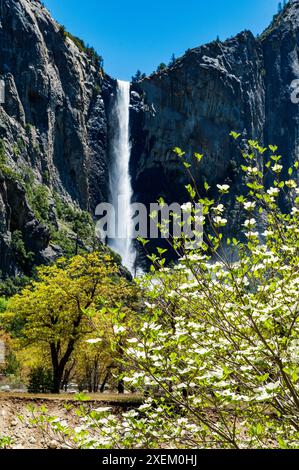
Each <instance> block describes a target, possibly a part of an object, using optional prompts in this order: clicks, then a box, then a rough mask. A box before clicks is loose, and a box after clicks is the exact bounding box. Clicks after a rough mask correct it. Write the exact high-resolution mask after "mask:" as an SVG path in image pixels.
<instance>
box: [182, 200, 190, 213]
mask: <svg viewBox="0 0 299 470" xmlns="http://www.w3.org/2000/svg"><path fill="white" fill-rule="evenodd" d="M181 209H182V211H183V212H191V210H192V203H191V202H186V204H183V205H182V206H181Z"/></svg>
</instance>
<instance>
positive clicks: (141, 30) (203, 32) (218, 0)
mask: <svg viewBox="0 0 299 470" xmlns="http://www.w3.org/2000/svg"><path fill="white" fill-rule="evenodd" d="M44 3H45V5H46V7H47V8H48V9H49V10H50V11H51V13H52V15H53V16H54V18H55V19H56V20H57V21H59V22H60V23H62V24H64V25H65V27H66V28H67V30H68V31H70V32H71V33H72V34H74V35H75V36H79V37H81V38H82V39H84V41H85V42H86V43H88V44H89V45H91V46H94V47H95V49H96V50H97V51H98V53H99V54H100V55H102V56H103V57H104V66H105V70H106V72H107V73H109V74H110V75H111V76H113V77H115V78H119V79H123V80H129V79H130V78H131V76H132V75H133V74H134V73H135V72H136V70H137V69H140V70H141V71H142V72H145V73H147V74H148V73H150V72H152V71H153V70H154V69H155V68H156V66H157V65H158V64H159V63H160V62H169V59H170V57H171V55H172V53H174V54H175V55H176V56H177V57H179V56H180V55H182V54H183V53H184V51H185V50H186V49H188V48H189V47H190V48H192V47H195V46H199V45H200V44H204V43H206V42H210V41H212V40H214V39H215V38H216V37H217V35H219V36H220V39H222V40H224V39H226V38H228V37H230V36H232V35H235V34H237V33H238V32H240V31H241V30H244V29H250V30H251V31H252V32H253V33H254V34H258V33H261V32H262V31H263V29H264V28H265V27H266V26H267V25H268V24H269V23H270V21H271V19H272V17H273V14H274V13H276V12H277V7H278V0H85V1H82V0H44Z"/></svg>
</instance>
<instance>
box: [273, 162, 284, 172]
mask: <svg viewBox="0 0 299 470" xmlns="http://www.w3.org/2000/svg"><path fill="white" fill-rule="evenodd" d="M282 168H283V166H282V165H279V164H278V163H276V164H275V165H274V166H273V167H272V170H273V171H274V172H275V173H280V172H281V170H282Z"/></svg>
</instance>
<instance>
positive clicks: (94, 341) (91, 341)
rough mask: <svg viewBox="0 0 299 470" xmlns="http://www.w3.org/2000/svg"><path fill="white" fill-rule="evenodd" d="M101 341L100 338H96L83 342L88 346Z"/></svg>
mask: <svg viewBox="0 0 299 470" xmlns="http://www.w3.org/2000/svg"><path fill="white" fill-rule="evenodd" d="M101 341H102V340H101V338H96V339H87V340H86V341H85V342H86V343H89V344H96V343H100V342H101Z"/></svg>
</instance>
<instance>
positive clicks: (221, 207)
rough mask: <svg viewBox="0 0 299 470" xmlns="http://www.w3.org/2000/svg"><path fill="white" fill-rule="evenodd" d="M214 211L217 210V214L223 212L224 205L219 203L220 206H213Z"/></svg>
mask: <svg viewBox="0 0 299 470" xmlns="http://www.w3.org/2000/svg"><path fill="white" fill-rule="evenodd" d="M213 211H214V212H216V213H217V214H221V213H222V212H223V211H224V205H223V204H218V206H216V207H213Z"/></svg>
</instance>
